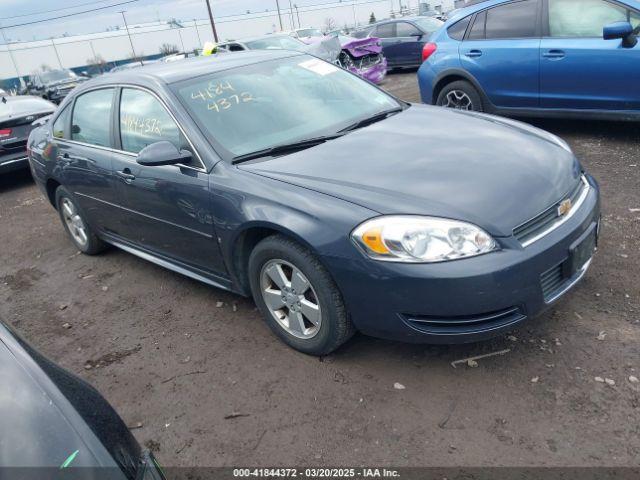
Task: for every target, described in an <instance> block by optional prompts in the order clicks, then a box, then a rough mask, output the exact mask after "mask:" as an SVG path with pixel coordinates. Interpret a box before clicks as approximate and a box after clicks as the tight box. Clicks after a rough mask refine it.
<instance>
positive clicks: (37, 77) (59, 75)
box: [23, 69, 89, 103]
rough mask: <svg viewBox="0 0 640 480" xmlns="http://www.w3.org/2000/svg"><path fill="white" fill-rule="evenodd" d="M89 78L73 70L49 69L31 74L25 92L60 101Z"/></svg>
mask: <svg viewBox="0 0 640 480" xmlns="http://www.w3.org/2000/svg"><path fill="white" fill-rule="evenodd" d="M87 80H89V79H88V78H87V77H83V76H80V75H77V74H76V73H75V72H73V71H72V70H67V69H62V70H49V71H46V72H40V73H36V74H34V75H31V76H30V77H29V80H28V81H27V86H26V87H27V88H26V90H25V91H24V92H23V93H25V94H27V95H35V96H38V97H42V98H44V99H46V100H49V101H51V102H54V103H60V102H61V101H62V99H63V98H64V97H66V96H67V95H68V94H69V92H70V91H71V90H73V89H74V88H75V87H77V86H78V85H80V84H81V83H84V82H86V81H87Z"/></svg>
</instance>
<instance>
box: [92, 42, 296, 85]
mask: <svg viewBox="0 0 640 480" xmlns="http://www.w3.org/2000/svg"><path fill="white" fill-rule="evenodd" d="M298 55H303V54H302V53H299V52H294V51H291V50H250V51H246V52H237V53H234V54H233V55H230V54H228V53H225V54H216V55H210V56H206V57H194V58H186V59H184V60H183V61H180V62H168V63H165V62H158V63H154V64H152V65H145V66H143V67H140V68H136V69H131V70H124V71H120V72H115V73H113V74H109V75H101V76H99V77H96V78H95V79H93V80H89V81H88V82H85V83H84V84H83V90H84V89H86V88H92V87H95V86H99V85H107V84H114V83H135V82H136V81H139V80H147V81H150V82H152V83H158V82H161V83H166V84H172V83H176V82H181V81H183V80H188V79H190V78H195V77H199V76H202V75H207V74H211V73H216V72H221V71H224V70H229V69H232V68H238V67H244V66H247V65H253V64H256V63H261V62H266V61H269V60H276V59H279V58H288V57H293V56H298Z"/></svg>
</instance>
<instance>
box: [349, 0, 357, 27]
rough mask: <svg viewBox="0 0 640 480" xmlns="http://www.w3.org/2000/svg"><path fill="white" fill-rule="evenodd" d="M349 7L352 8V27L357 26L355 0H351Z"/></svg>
mask: <svg viewBox="0 0 640 480" xmlns="http://www.w3.org/2000/svg"><path fill="white" fill-rule="evenodd" d="M351 7H352V8H353V26H354V28H358V18H357V17H356V0H353V3H352V4H351Z"/></svg>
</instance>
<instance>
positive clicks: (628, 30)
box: [602, 22, 638, 48]
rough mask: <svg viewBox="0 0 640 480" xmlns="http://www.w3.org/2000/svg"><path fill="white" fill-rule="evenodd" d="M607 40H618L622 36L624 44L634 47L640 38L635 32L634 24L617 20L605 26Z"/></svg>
mask: <svg viewBox="0 0 640 480" xmlns="http://www.w3.org/2000/svg"><path fill="white" fill-rule="evenodd" d="M602 38H604V39H605V40H616V39H619V38H621V39H622V40H623V41H622V46H623V47H625V48H633V47H635V46H636V44H637V43H638V38H637V37H636V35H635V34H634V31H633V26H632V25H631V24H630V23H629V22H615V23H610V24H609V25H607V26H605V27H604V29H603V32H602Z"/></svg>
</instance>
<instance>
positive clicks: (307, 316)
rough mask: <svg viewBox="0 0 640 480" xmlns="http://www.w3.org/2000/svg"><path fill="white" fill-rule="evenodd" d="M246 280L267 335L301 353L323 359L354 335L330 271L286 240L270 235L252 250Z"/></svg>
mask: <svg viewBox="0 0 640 480" xmlns="http://www.w3.org/2000/svg"><path fill="white" fill-rule="evenodd" d="M249 281H250V284H251V292H252V294H253V298H254V301H255V303H256V305H257V306H258V309H259V310H260V312H261V313H262V315H263V317H264V318H265V320H266V322H267V324H268V325H269V327H270V328H271V330H272V331H273V332H274V333H275V334H276V335H277V336H278V337H280V339H281V340H282V341H284V342H285V343H286V344H287V345H289V346H290V347H292V348H294V349H296V350H298V351H300V352H303V353H306V354H309V355H318V356H320V355H327V354H329V353H331V352H333V351H334V350H336V349H337V348H338V347H340V346H341V345H342V344H343V343H345V342H346V341H347V340H349V338H351V336H352V335H353V333H354V332H355V329H354V327H353V324H352V323H351V320H350V319H349V316H348V314H347V311H346V308H345V305H344V302H343V300H342V295H341V294H340V291H339V290H338V287H337V286H336V284H335V282H334V281H333V279H332V278H331V276H330V275H329V272H327V270H326V269H325V268H324V267H323V266H322V265H321V264H320V262H319V261H318V259H317V258H316V257H315V255H313V254H312V253H311V252H310V251H309V250H307V249H306V248H304V247H302V246H301V245H299V244H298V243H296V242H293V241H291V240H289V239H288V238H285V237H283V236H281V235H274V236H271V237H268V238H266V239H264V240H262V241H261V242H260V243H259V244H258V245H256V247H255V248H254V250H253V252H251V256H250V258H249Z"/></svg>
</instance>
